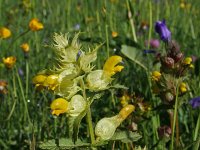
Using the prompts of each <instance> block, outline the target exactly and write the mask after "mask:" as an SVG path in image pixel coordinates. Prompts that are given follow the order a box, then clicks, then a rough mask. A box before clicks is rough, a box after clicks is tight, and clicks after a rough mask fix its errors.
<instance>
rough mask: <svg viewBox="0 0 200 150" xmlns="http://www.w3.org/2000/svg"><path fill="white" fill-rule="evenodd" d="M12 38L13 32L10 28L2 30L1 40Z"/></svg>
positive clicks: (0, 30) (0, 33)
mask: <svg viewBox="0 0 200 150" xmlns="http://www.w3.org/2000/svg"><path fill="white" fill-rule="evenodd" d="M10 36H11V31H10V30H9V29H8V28H6V27H2V28H0V38H2V39H7V38H9V37H10Z"/></svg>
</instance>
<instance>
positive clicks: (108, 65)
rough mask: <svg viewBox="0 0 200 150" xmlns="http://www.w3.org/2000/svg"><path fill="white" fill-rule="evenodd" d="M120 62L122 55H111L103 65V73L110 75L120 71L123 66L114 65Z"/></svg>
mask: <svg viewBox="0 0 200 150" xmlns="http://www.w3.org/2000/svg"><path fill="white" fill-rule="evenodd" d="M120 62H122V57H120V56H117V55H116V56H111V57H110V58H108V59H107V61H106V62H105V64H104V66H103V71H104V73H105V74H106V75H107V76H109V77H111V76H113V75H114V74H116V73H117V72H121V70H122V69H123V68H124V67H123V66H116V65H117V64H118V63H120Z"/></svg>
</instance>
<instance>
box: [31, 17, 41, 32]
mask: <svg viewBox="0 0 200 150" xmlns="http://www.w3.org/2000/svg"><path fill="white" fill-rule="evenodd" d="M29 28H30V29H31V30H32V31H39V30H42V29H43V28H44V26H43V24H42V23H41V22H39V20H38V19H37V18H33V19H32V20H31V21H30V22H29Z"/></svg>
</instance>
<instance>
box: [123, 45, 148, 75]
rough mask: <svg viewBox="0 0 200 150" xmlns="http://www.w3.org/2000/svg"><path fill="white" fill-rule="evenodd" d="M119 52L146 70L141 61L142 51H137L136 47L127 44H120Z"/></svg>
mask: <svg viewBox="0 0 200 150" xmlns="http://www.w3.org/2000/svg"><path fill="white" fill-rule="evenodd" d="M121 52H122V54H124V55H125V56H126V57H128V58H129V59H131V60H132V61H133V62H134V63H136V64H137V65H139V66H140V67H142V68H143V69H144V70H145V71H146V70H147V67H146V66H145V65H144V64H142V61H143V60H142V53H141V52H139V50H138V49H136V48H134V47H131V46H127V45H122V49H121Z"/></svg>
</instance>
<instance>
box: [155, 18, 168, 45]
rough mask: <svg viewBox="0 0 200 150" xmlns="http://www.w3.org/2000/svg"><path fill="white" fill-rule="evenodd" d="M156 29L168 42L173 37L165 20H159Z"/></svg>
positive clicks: (162, 38)
mask: <svg viewBox="0 0 200 150" xmlns="http://www.w3.org/2000/svg"><path fill="white" fill-rule="evenodd" d="M155 30H156V32H157V33H158V34H159V35H160V38H161V40H163V41H164V42H167V41H169V40H170V39H171V32H170V31H169V29H168V28H167V26H166V24H165V20H163V21H157V22H156V24H155Z"/></svg>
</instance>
